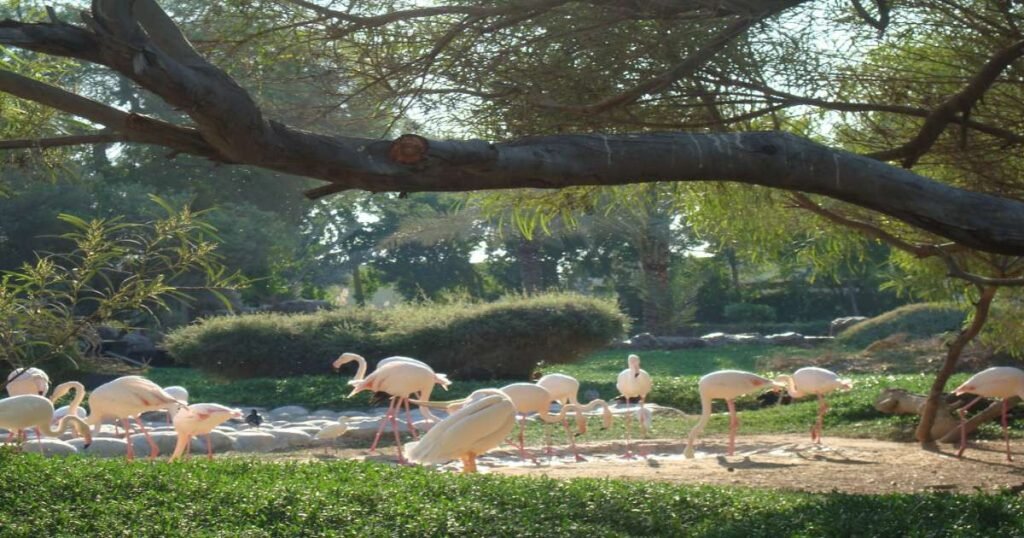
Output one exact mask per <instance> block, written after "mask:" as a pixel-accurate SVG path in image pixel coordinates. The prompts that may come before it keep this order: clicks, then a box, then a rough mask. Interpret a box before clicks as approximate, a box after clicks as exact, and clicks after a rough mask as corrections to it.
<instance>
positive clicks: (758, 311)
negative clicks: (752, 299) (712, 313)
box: [725, 303, 775, 322]
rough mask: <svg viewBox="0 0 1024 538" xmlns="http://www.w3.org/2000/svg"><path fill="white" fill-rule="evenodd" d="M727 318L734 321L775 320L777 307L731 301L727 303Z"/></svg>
mask: <svg viewBox="0 0 1024 538" xmlns="http://www.w3.org/2000/svg"><path fill="white" fill-rule="evenodd" d="M725 319H726V321H732V322H743V321H775V309H774V308H772V307H770V306H768V305H763V304H753V303H731V304H727V305H725Z"/></svg>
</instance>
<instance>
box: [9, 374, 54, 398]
mask: <svg viewBox="0 0 1024 538" xmlns="http://www.w3.org/2000/svg"><path fill="white" fill-rule="evenodd" d="M49 390H50V376H48V375H46V372H44V371H42V370H40V369H39V368H15V369H14V370H13V371H12V372H11V373H10V374H9V375H8V376H7V394H8V395H10V396H20V395H22V394H35V395H36V396H46V393H47V392H49Z"/></svg>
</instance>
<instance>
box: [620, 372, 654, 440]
mask: <svg viewBox="0 0 1024 538" xmlns="http://www.w3.org/2000/svg"><path fill="white" fill-rule="evenodd" d="M626 364H627V365H628V368H626V369H625V370H623V371H622V372H619V377H618V379H617V380H616V381H615V388H617V389H619V393H620V394H622V395H623V396H624V397H625V398H626V453H625V454H624V455H623V457H624V458H626V459H630V458H633V457H635V455H634V454H633V450H632V444H631V439H630V425H631V424H632V421H633V414H632V412H631V409H630V408H629V401H630V400H631V399H633V398H636V399H637V400H639V402H640V427H641V428H642V429H643V430H644V432H645V433H646V432H647V422H648V418H647V415H646V410H645V409H644V401H645V400H646V399H647V394H648V393H650V392H651V386H652V382H651V374H648V373H647V371H645V370H642V369H640V357H639V356H637V355H630V356H629V357H628V358H627V359H626ZM637 451H638V452H639V449H638V450H637ZM641 455H643V454H642V453H641Z"/></svg>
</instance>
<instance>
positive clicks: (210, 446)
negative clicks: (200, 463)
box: [206, 434, 213, 460]
mask: <svg viewBox="0 0 1024 538" xmlns="http://www.w3.org/2000/svg"><path fill="white" fill-rule="evenodd" d="M206 458H207V459H210V460H212V459H213V440H212V439H210V434H206Z"/></svg>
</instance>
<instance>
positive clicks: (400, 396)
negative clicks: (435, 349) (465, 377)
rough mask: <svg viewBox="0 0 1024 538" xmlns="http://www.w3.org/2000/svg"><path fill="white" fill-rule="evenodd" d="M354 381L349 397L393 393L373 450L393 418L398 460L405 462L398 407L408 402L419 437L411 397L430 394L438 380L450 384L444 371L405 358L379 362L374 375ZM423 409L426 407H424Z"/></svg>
mask: <svg viewBox="0 0 1024 538" xmlns="http://www.w3.org/2000/svg"><path fill="white" fill-rule="evenodd" d="M353 381H354V385H355V387H354V388H353V389H352V392H350V393H349V395H348V397H349V398H351V397H352V396H355V395H356V394H358V393H360V392H362V391H364V390H372V391H380V392H386V393H388V394H390V395H391V396H392V397H391V403H390V404H389V405H388V411H387V413H386V414H385V415H384V419H383V420H382V421H381V424H380V427H379V428H377V435H376V436H375V437H374V439H373V445H372V446H370V452H373V451H374V450H376V448H377V442H378V441H380V436H381V433H382V432H383V431H384V425H385V424H386V423H387V422H389V421H390V423H391V429H392V431H393V432H394V434H395V444H396V449H397V450H398V462H399V463H405V457H404V456H403V455H402V442H401V437H400V436H399V433H398V420H397V419H396V418H395V415H396V414H397V413H398V410H399V409H401V406H402V404H405V417H406V420H407V421H408V423H409V430H410V432H411V433H412V435H413V439H416V430H415V428H414V427H413V425H412V416H411V415H410V413H409V396H410V395H411V394H417V393H418V394H420V395H421V396H420V399H423V397H422V395H423V394H424V393H426V394H429V393H430V390H431V389H432V388H433V386H434V384H435V383H436V384H439V385H441V386H442V387H444V388H445V389H447V387H448V385H449V384H451V382H450V381H448V378H447V377H445V376H444V375H443V374H436V373H434V370H432V369H431V368H430V367H429V366H425V365H422V364H416V363H415V362H406V361H393V362H389V363H388V364H385V365H383V366H379V365H378V367H377V370H375V371H374V372H373V373H372V374H370V375H368V376H366V377H365V378H364V379H362V380H360V381H355V380H353ZM422 408H423V406H421V409H422Z"/></svg>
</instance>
